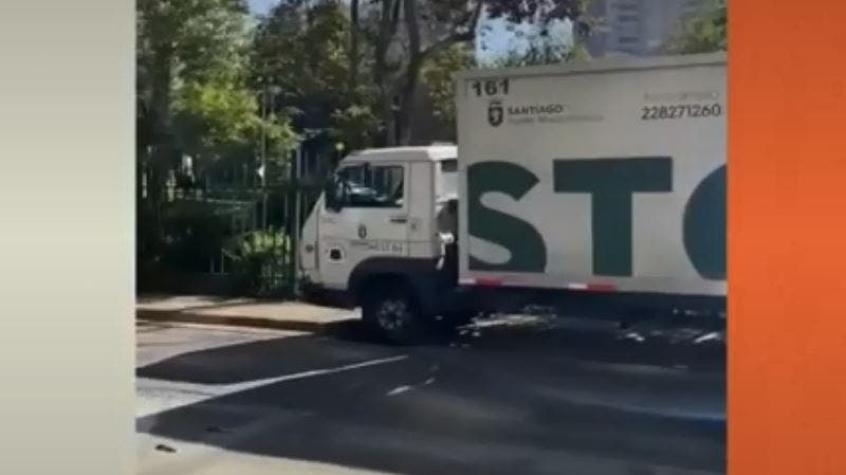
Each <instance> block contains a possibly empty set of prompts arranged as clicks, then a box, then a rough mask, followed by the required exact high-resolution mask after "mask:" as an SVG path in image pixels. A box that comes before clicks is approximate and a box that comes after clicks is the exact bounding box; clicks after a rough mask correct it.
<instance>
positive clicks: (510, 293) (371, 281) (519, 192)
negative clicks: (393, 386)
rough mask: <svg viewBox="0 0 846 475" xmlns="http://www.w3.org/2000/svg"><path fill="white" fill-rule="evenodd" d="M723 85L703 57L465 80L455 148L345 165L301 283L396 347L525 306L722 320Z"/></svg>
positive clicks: (327, 195) (352, 158)
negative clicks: (345, 303)
mask: <svg viewBox="0 0 846 475" xmlns="http://www.w3.org/2000/svg"><path fill="white" fill-rule="evenodd" d="M725 71H726V69H725V56H724V55H723V54H709V55H690V56H679V57H662V58H650V59H643V58H641V59H612V60H598V61H592V62H587V63H585V64H571V65H566V66H550V67H533V68H520V69H506V70H502V69H498V70H476V71H469V72H465V73H462V74H460V75H459V77H458V78H457V83H456V106H457V127H458V146H457V147H456V146H451V145H432V146H421V147H398V148H385V149H371V150H364V151H361V152H357V153H353V154H351V155H349V156H348V157H346V158H345V159H344V160H342V161H341V163H340V165H339V168H338V170H337V173H336V174H335V175H334V177H333V178H332V179H330V180H329V183H328V184H327V187H326V189H325V191H324V194H323V196H322V198H321V199H320V200H319V201H318V202H317V204H316V206H315V207H314V209H313V211H312V213H311V215H310V216H309V217H308V219H307V220H306V222H305V224H304V227H303V233H302V239H301V243H300V248H299V251H300V267H301V270H302V273H303V276H304V277H305V279H306V281H307V282H308V283H309V285H310V286H311V287H312V288H320V289H325V290H332V291H337V292H340V293H342V294H343V295H345V296H347V297H349V301H350V302H351V303H353V304H355V305H360V306H361V308H362V316H363V319H364V320H365V321H366V322H368V323H369V324H372V326H373V327H374V328H375V329H377V330H378V331H380V332H381V333H382V334H383V335H385V336H386V337H388V338H390V339H392V340H395V341H401V342H405V341H410V340H413V339H415V338H417V337H418V336H419V335H421V334H422V333H424V331H425V330H426V329H427V328H429V327H430V324H432V323H435V322H450V323H460V322H463V321H466V320H467V319H468V318H470V317H472V316H473V315H474V314H476V313H477V312H496V311H502V312H507V311H518V310H519V309H520V308H523V307H524V306H526V305H530V304H531V305H539V306H545V307H549V308H554V309H556V311H558V312H561V313H574V314H579V315H593V316H601V317H608V318H620V319H630V318H638V317H643V316H646V315H652V314H654V313H655V312H665V311H672V312H675V313H678V312H680V311H681V312H684V313H699V314H706V315H711V314H716V315H720V316H724V314H725V301H726V299H725V297H726V175H725V163H726V120H725V117H726V106H727V104H726V94H725V91H726V74H725Z"/></svg>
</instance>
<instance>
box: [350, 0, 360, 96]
mask: <svg viewBox="0 0 846 475" xmlns="http://www.w3.org/2000/svg"><path fill="white" fill-rule="evenodd" d="M358 27H359V25H358V0H350V79H349V91H350V93H352V94H355V91H356V89H357V88H358V61H359V57H358V35H359V31H358Z"/></svg>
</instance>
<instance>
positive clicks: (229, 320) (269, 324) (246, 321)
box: [135, 309, 347, 334]
mask: <svg viewBox="0 0 846 475" xmlns="http://www.w3.org/2000/svg"><path fill="white" fill-rule="evenodd" d="M135 318H136V319H137V320H146V321H155V322H180V323H197V324H202V325H217V326H232V327H244V328H263V329H272V330H289V331H300V332H306V333H317V334H324V333H328V332H329V331H330V330H331V329H332V328H334V327H336V326H337V325H339V324H343V323H346V322H347V320H339V321H333V322H309V321H302V320H278V319H272V318H261V317H238V316H214V315H203V314H198V313H186V312H184V311H180V310H144V309H136V310H135Z"/></svg>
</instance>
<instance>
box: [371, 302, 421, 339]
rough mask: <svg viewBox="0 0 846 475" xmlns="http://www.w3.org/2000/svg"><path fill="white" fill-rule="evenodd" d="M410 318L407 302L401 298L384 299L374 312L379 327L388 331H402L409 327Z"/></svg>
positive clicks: (411, 317)
mask: <svg viewBox="0 0 846 475" xmlns="http://www.w3.org/2000/svg"><path fill="white" fill-rule="evenodd" d="M412 319H413V316H412V315H411V310H410V309H409V306H408V303H407V302H406V301H404V300H402V299H391V300H384V301H383V302H382V303H381V304H380V305H379V309H378V311H377V312H376V321H377V322H378V323H379V327H380V328H382V329H383V330H385V331H386V332H388V333H397V332H401V331H403V330H404V329H406V328H408V327H409V325H410V324H411V321H412Z"/></svg>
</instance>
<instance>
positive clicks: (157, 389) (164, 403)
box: [136, 354, 409, 418]
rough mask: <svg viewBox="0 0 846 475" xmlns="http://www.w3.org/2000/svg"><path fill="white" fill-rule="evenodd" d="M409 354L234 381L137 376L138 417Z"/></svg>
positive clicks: (377, 364)
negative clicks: (209, 382)
mask: <svg viewBox="0 0 846 475" xmlns="http://www.w3.org/2000/svg"><path fill="white" fill-rule="evenodd" d="M408 356H409V355H407V354H406V355H399V356H392V357H389V358H379V359H375V360H368V361H363V362H361V363H353V364H348V365H343V366H336V367H330V368H320V369H313V370H309V371H303V372H300V373H293V374H286V375H283V376H274V377H271V378H265V379H259V380H256V381H247V382H244V383H234V384H223V385H219V384H215V385H208V384H196V383H185V382H174V381H163V380H160V379H152V378H136V387H137V393H138V396H137V407H136V417H137V418H141V417H146V416H150V415H153V414H156V413H159V412H164V411H169V410H171V409H177V408H180V407H185V406H188V405H191V404H196V403H198V402H202V401H205V400H207V399H211V398H215V397H221V396H226V395H228V394H234V393H239V392H243V391H249V390H251V389H256V388H260V387H262V386H268V385H271V384H277V383H282V382H287V381H296V380H299V379H306V378H313V377H316V376H327V375H330V374H337V373H342V372H345V371H352V370H356V369H362V368H369V367H371V366H379V365H385V364H390V363H396V362H398V361H402V360H405V359H407V358H408Z"/></svg>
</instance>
